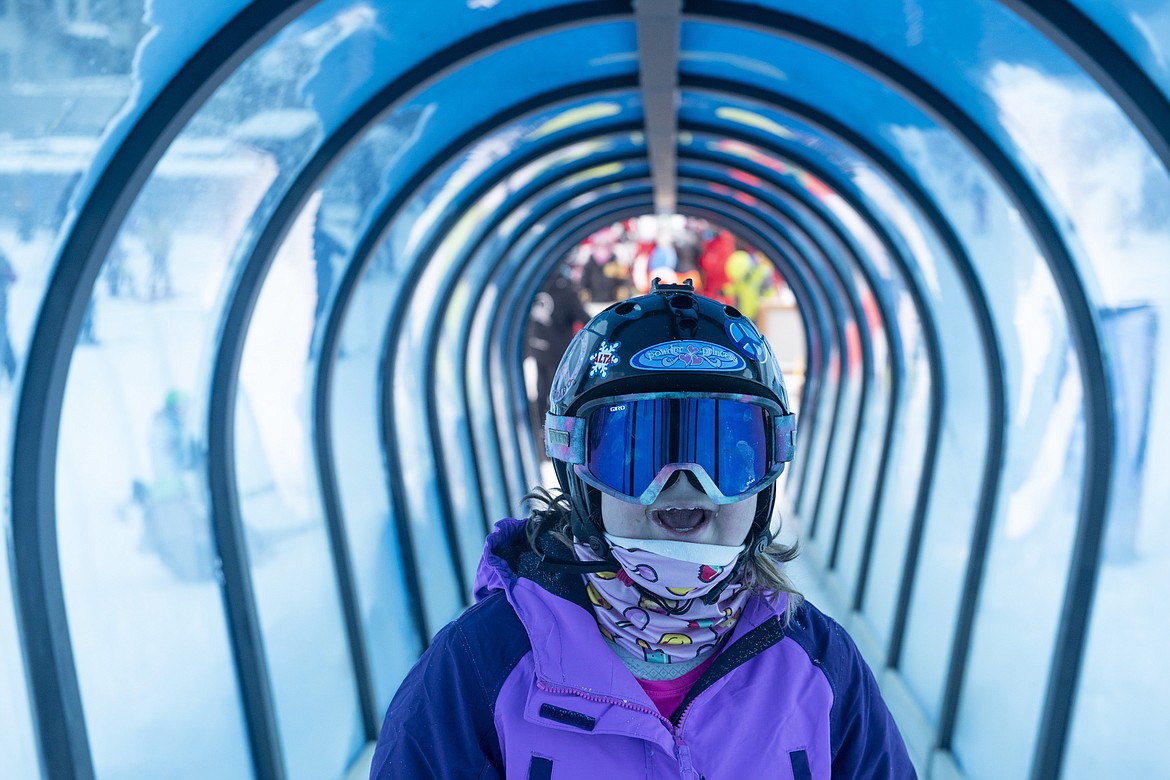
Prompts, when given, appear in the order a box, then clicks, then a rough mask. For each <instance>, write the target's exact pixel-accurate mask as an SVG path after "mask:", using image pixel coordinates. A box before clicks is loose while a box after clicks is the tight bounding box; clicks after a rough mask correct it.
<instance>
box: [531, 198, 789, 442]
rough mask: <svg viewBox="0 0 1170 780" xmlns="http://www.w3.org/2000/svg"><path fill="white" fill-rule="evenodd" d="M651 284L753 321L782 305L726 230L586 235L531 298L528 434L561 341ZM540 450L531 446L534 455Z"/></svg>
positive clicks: (772, 273) (681, 223) (663, 228)
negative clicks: (679, 288)
mask: <svg viewBox="0 0 1170 780" xmlns="http://www.w3.org/2000/svg"><path fill="white" fill-rule="evenodd" d="M654 279H659V280H660V281H662V282H664V283H668V284H671V283H675V284H681V283H689V284H690V285H691V286H692V287H693V288H694V290H695V291H696V292H698V293H700V294H701V295H704V296H706V297H709V298H712V299H714V300H717V301H720V302H722V303H727V304H730V305H733V306H735V307H736V308H737V309H738V310H739V311H740V312H741V313H742V314H744V316H746V317H747V318H748V319H750V320H752V321H753V322H758V321H759V319H760V317H761V304H762V302H763V301H765V300H776V301H779V300H783V299H784V297H785V296H784V294H785V291H786V289H787V286H786V285H785V283H784V281H783V279H781V277H780V275H779V274H778V273H777V272H776V270H775V268H774V267H773V266H772V265H771V263H769V262H768V261H767V260H766V259H765V258H764V256H763V254H762V253H760V252H759V251H757V250H756V249H755V248H754V247H752V246H751V245H750V244H748V243H747V242H745V241H744V240H742V239H741V238H738V237H737V236H735V235H734V234H733V233H732V232H731V231H729V230H727V229H725V228H722V227H719V226H716V225H713V224H711V223H709V222H708V221H706V220H703V219H698V218H694V217H687V218H684V217H681V216H678V215H674V216H671V217H652V216H651V217H643V218H639V219H628V220H624V221H621V222H615V223H613V224H611V225H608V226H606V227H604V228H602V229H601V230H598V231H597V232H595V233H593V234H592V235H591V236H589V237H588V238H587V239H586V240H585V241H583V242H582V243H581V244H580V245H578V246H577V247H575V249H574V251H572V252H571V253H570V254H569V255H568V257H566V258H565V260H564V261H563V262H561V263H560V264H558V265H557V267H556V268H555V269H554V270H553V272H552V273H550V274H549V276H548V279H547V280H546V281H545V283H544V285H543V286H542V287H541V289H540V290H539V291H538V292H537V294H536V296H535V297H534V299H533V302H532V307H531V310H530V311H529V317H528V329H527V332H526V341H525V358H526V359H527V360H530V361H531V365H532V366H533V368H534V372H533V373H534V379H535V381H534V382H533V383H532V384H533V396H532V397H531V399H530V400H531V402H532V403H531V406H532V427H533V430H534V431H537V432H539V430H540V426H541V422H542V420H543V417H544V414H545V412H546V411H547V410H548V404H547V399H548V393H549V390H550V389H551V386H552V377H553V373H554V372H555V370H556V367H557V364H558V362H559V361H560V359H561V355H562V354H563V353H564V351H565V348H566V347H567V346H568V344H569V340H570V339H571V338H572V337H573V335H574V334H575V333H576V332H577V330H579V329H580V328H581V327H582V326H583V325H584V324H585V322H586V321H587V320H588V319H589V317H590V315H591V314H592V313H596V312H597V311H600V310H601V309H603V308H605V306H607V305H609V304H610V303H613V302H615V301H622V300H626V299H628V298H630V297H631V296H633V295H640V294H645V293H647V292H648V291H649V289H650V286H651V284H652V283H653V280H654ZM542 448H543V447H542V445H541V442H540V441H539V439H538V440H537V449H538V450H541V449H542Z"/></svg>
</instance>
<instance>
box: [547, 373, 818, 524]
mask: <svg viewBox="0 0 1170 780" xmlns="http://www.w3.org/2000/svg"><path fill="white" fill-rule="evenodd" d="M795 449H796V417H795V415H792V414H788V413H786V412H785V411H784V409H782V408H781V407H780V405H779V404H777V403H775V402H774V401H770V400H768V399H766V398H760V397H757V396H751V395H732V394H712V393H645V394H637V395H622V396H614V397H609V398H603V399H598V400H596V401H591V402H589V403H586V404H584V405H583V406H582V407H581V408H580V409H579V410H577V412H576V414H575V415H574V416H559V415H554V414H551V413H550V414H549V415H548V416H547V418H546V420H545V450H546V451H547V452H548V455H549V457H551V458H555V459H557V460H562V461H564V462H565V463H567V464H569V467H570V468H571V469H572V470H573V473H575V474H576V475H577V476H579V477H580V478H581V479H582V480H584V481H585V482H586V483H587V484H589V485H592V486H593V487H595V488H597V489H598V490H600V491H601V492H603V493H607V494H609V495H611V496H613V497H615V498H619V499H622V500H625V501H631V502H637V503H641V504H647V505H648V504H652V503H654V501H655V499H657V498H658V494H659V493H661V492H662V489H663V488H664V487H665V485H666V483H667V481H668V480H669V479H670V477H671V476H672V475H673V474H674V473H675V472H676V471H689V472H691V473H692V474H694V476H695V477H696V479H697V480H698V482H699V483H700V484H701V485H702V487H703V490H704V491H705V492H706V493H707V496H708V497H709V498H710V499H711V500H712V501H713V502H714V503H716V504H730V503H733V502H735V501H740V500H742V499H744V498H747V497H748V496H751V495H753V494H755V493H758V492H759V491H761V490H763V489H764V488H765V487H767V486H768V485H770V484H771V483H772V482H773V481H774V480H775V479H776V478H777V477H778V476H780V473H781V472H782V471H784V464H785V463H787V462H789V461H791V460H792V456H793V453H794V451H795Z"/></svg>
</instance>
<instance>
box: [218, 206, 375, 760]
mask: <svg viewBox="0 0 1170 780" xmlns="http://www.w3.org/2000/svg"><path fill="white" fill-rule="evenodd" d="M318 205H319V200H317V199H314V202H313V203H312V204H311V205H310V207H309V208H308V209H306V210H304V211H303V212H301V215H300V217H299V218H298V219H297V221H296V223H295V224H294V225H293V226H292V229H291V230H290V232H289V234H288V236H287V237H286V239H285V241H284V243H283V244H282V245H281V247H280V250H279V252H278V253H277V255H276V257H275V259H274V261H273V263H272V266H271V267H270V269H269V271H268V273H267V275H266V276H265V279H264V285H263V287H262V289H261V292H260V297H259V299H258V300H257V303H256V308H255V310H254V311H253V314H252V318H251V320H250V321H249V323H248V333H247V338H246V341H245V346H244V353H243V357H242V359H241V361H240V368H239V392H238V394H237V397H236V408H235V412H236V415H235V417H236V419H235V438H234V444H235V452H234V456H235V469H236V487H237V490H238V500H239V506H240V515H241V519H242V522H243V524H244V530H245V538H246V541H247V545H248V555H249V558H250V564H251V572H252V582H253V592H254V593H255V597H256V610H257V613H258V615H259V618H260V628H261V633H262V636H263V640H264V649H265V651H266V653H267V661H268V670H269V677H270V680H271V684H272V692H273V697H274V700H275V712H276V716H277V726H278V733H279V735H280V739H281V743H282V746H283V748H284V755H285V760H284V765H285V769H286V771H287V772H288V775H289V777H292V778H297V777H300V778H315V777H329V776H340V775H342V774H343V773H344V772H345V769H346V767H347V765H348V762H349V760H350V758H351V757H352V756H353V755H354V754H355V753H356V751H357V749H358V747H359V745H360V744H361V742H363V741H364V735H363V734H362V728H361V725H360V715H359V712H358V701H357V690H356V687H355V680H354V670H353V663H352V657H351V656H350V653H349V643H348V640H347V638H346V635H345V625H344V620H343V618H342V613H341V604H340V594H339V592H338V582H337V572H336V571H335V569H334V562H333V557H332V553H331V545H330V540H329V534H328V529H327V528H326V527H325V518H324V512H323V509H322V506H321V500H320V493H319V490H318V485H317V479H316V461H315V459H314V457H313V454H312V431H313V417H312V414H313V410H312V406H311V404H309V403H306V401H307V399H309V398H312V396H313V387H312V384H311V380H312V377H313V373H312V372H309V371H306V369H305V366H306V363H310V361H309V357H310V346H311V343H310V337H311V335H312V331H313V320H314V317H313V310H314V305H315V302H316V294H315V287H316V281H317V279H316V275H315V273H314V265H315V263H314V255H313V249H314V241H313V237H314V232H315V230H314V229H315V228H318V220H319V219H320V218H321V216H322V215H321V214H320V212H319V209H318V208H316V206H318ZM326 259H327V258H326ZM310 365H311V363H310Z"/></svg>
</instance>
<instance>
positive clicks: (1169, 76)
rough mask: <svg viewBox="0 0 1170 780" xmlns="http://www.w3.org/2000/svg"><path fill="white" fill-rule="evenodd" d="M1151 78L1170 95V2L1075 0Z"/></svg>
mask: <svg viewBox="0 0 1170 780" xmlns="http://www.w3.org/2000/svg"><path fill="white" fill-rule="evenodd" d="M1073 5H1075V6H1077V7H1078V8H1080V9H1081V11H1083V12H1084V13H1086V14H1087V15H1088V16H1089V17H1090V18H1092V20H1093V21H1094V22H1096V23H1097V24H1098V25H1100V26H1101V27H1102V28H1103V29H1104V30H1105V32H1106V33H1108V35H1109V36H1110V37H1111V38H1112V39H1113V40H1114V41H1115V42H1116V43H1117V44H1118V45H1120V46H1121V47H1122V48H1123V49H1125V51H1126V53H1127V54H1128V55H1129V56H1130V57H1132V58H1133V59H1134V60H1136V61H1137V62H1138V64H1140V65H1141V67H1142V69H1143V70H1144V71H1145V72H1146V75H1148V76H1149V77H1150V78H1151V79H1153V80H1154V82H1155V83H1157V84H1158V86H1159V87H1160V88H1161V90H1162V92H1163V93H1165V94H1167V95H1170V64H1168V62H1170V43H1168V42H1170V4H1167V3H1166V2H1164V0H1141V2H1131V3H1121V4H1119V3H1114V2H1110V1H1109V0H1075V2H1074V3H1073Z"/></svg>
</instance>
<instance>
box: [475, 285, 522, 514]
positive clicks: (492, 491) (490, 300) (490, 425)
mask: <svg viewBox="0 0 1170 780" xmlns="http://www.w3.org/2000/svg"><path fill="white" fill-rule="evenodd" d="M475 288H476V290H477V291H478V301H477V302H476V303H475V305H474V306H473V309H472V317H471V320H470V323H469V327H468V338H467V344H466V348H465V354H466V355H467V362H466V363H465V365H464V382H463V386H464V388H465V389H466V393H467V408H468V413H469V414H470V416H471V420H470V422H471V435H472V438H473V440H474V442H475V451H476V454H477V456H478V458H479V469H478V471H479V477H480V485H481V486H482V487H483V495H484V498H485V499H486V500H485V504H486V506H487V512H488V517H489V518H502V517H508V516H509V515H511V514H513V513H514V512H515V511H516V508H515V507H513V506H511V504H510V502H509V500H508V490H507V485H506V483H505V481H504V480H505V478H504V466H503V463H502V461H501V459H500V457H499V454H498V449H497V448H498V446H499V445H498V444H497V443H496V442H497V441H498V440H497V439H496V430H495V424H494V421H495V413H494V412H493V410H492V406H491V403H492V400H491V389H490V388H489V387H488V383H487V382H485V381H483V377H484V375H485V373H486V371H487V366H486V352H487V337H488V325H489V318H490V316H491V306H492V305H493V304H494V303H495V302H496V301H497V300H498V298H499V293H500V290H499V285H498V284H495V283H491V284H484V283H478V284H476V285H475ZM493 522H494V520H493Z"/></svg>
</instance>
